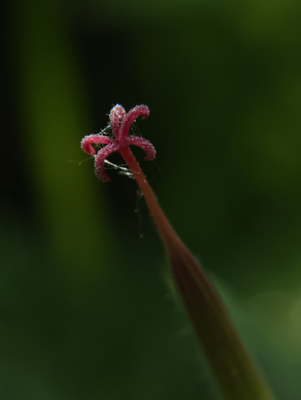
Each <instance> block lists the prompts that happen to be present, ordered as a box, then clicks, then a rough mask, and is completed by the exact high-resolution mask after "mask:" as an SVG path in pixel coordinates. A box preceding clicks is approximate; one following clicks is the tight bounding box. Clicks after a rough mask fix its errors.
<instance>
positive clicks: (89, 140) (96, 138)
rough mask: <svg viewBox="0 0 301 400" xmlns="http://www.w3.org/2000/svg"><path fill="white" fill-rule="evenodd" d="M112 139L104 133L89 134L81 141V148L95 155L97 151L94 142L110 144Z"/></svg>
mask: <svg viewBox="0 0 301 400" xmlns="http://www.w3.org/2000/svg"><path fill="white" fill-rule="evenodd" d="M111 141H112V139H111V138H109V137H108V136H103V135H88V136H85V137H84V138H83V139H82V141H81V148H82V149H83V150H84V151H85V152H86V153H88V154H91V155H94V154H96V151H95V150H94V149H93V147H92V144H94V143H103V144H109V143H110V142H111Z"/></svg>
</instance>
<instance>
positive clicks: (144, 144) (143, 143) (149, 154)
mask: <svg viewBox="0 0 301 400" xmlns="http://www.w3.org/2000/svg"><path fill="white" fill-rule="evenodd" d="M126 144H127V145H128V146H130V145H131V144H133V145H135V146H139V147H141V148H142V149H143V150H144V151H145V153H146V157H145V160H147V161H150V160H153V159H154V158H155V157H156V150H155V148H154V146H153V145H152V144H151V143H150V142H149V141H148V140H146V139H143V138H141V137H139V136H129V137H127V139H126Z"/></svg>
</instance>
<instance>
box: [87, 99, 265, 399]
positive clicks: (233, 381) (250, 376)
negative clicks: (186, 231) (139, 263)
mask: <svg viewBox="0 0 301 400" xmlns="http://www.w3.org/2000/svg"><path fill="white" fill-rule="evenodd" d="M139 115H142V116H143V117H144V118H147V117H148V115H149V110H148V107H147V106H143V105H141V106H136V107H134V108H133V109H132V110H130V111H129V112H128V113H126V112H125V110H124V108H123V107H121V106H120V105H118V104H117V105H116V106H115V107H113V108H112V110H111V113H110V125H111V128H112V131H113V134H114V136H115V139H113V138H110V137H108V136H105V135H90V136H86V137H84V138H83V140H82V142H81V146H82V148H83V150H84V151H85V152H86V153H88V154H92V155H94V156H95V173H96V175H97V176H98V177H99V178H100V179H101V180H102V181H111V179H110V178H109V177H108V176H107V175H106V173H105V172H104V161H105V159H106V157H108V155H109V154H111V153H113V152H116V151H118V152H120V154H121V155H122V157H123V158H124V160H125V162H126V163H127V165H128V167H129V169H130V171H131V172H132V173H133V175H134V177H135V179H136V181H137V183H138V185H139V187H140V189H141V192H142V193H143V195H144V198H145V201H146V203H147V205H148V207H149V209H150V212H151V214H152V216H153V219H154V221H155V223H156V225H157V227H158V231H159V234H160V236H161V238H162V240H163V243H164V245H165V248H166V252H167V254H168V256H169V259H170V264H171V268H172V271H173V275H174V279H175V281H176V283H177V286H178V289H179V292H180V293H181V296H182V299H183V302H184V304H185V306H186V309H187V312H188V314H189V316H190V319H191V322H192V324H193V326H194V329H195V333H196V335H197V337H198V339H199V341H200V343H201V344H202V345H203V349H204V352H205V354H206V356H207V359H208V361H209V364H210V365H211V368H212V371H213V373H214V375H215V377H216V379H217V382H218V383H219V385H220V389H221V392H222V393H223V395H224V398H225V399H227V400H242V399H244V400H255V399H256V400H272V399H273V396H272V395H271V394H270V392H269V389H267V388H266V387H265V384H264V382H263V381H262V379H261V376H260V374H258V372H257V370H256V368H255V367H254V365H253V364H252V361H251V359H250V358H249V355H248V353H247V351H246V350H245V348H244V345H243V344H242V342H241V340H240V337H239V335H238V332H237V331H236V329H235V327H234V326H233V324H232V321H231V319H230V316H229V315H228V313H227V311H226V309H225V307H224V304H223V302H222V301H221V299H220V298H219V295H218V293H217V292H216V290H215V288H214V286H213V285H212V284H211V282H210V281H209V279H208V278H207V276H206V274H205V272H204V271H203V270H202V268H201V266H200V264H199V262H198V261H197V260H196V258H195V257H194V256H193V255H192V254H191V253H190V251H189V250H188V249H187V247H186V246H185V245H184V244H183V243H182V241H181V240H180V238H179V237H178V236H177V234H176V232H175V231H174V229H173V228H172V226H171V225H170V223H169V221H168V220H167V218H166V216H165V214H164V212H163V211H162V209H161V207H160V205H159V203H158V201H157V198H156V196H155V195H154V192H153V191H152V189H151V187H150V186H149V184H148V182H147V179H146V177H145V176H144V174H143V172H142V170H141V168H140V166H139V164H138V163H137V160H136V159H135V157H134V155H133V153H132V152H131V149H130V147H129V146H130V145H131V144H134V145H136V146H140V147H142V148H143V150H144V151H145V152H146V154H147V156H146V160H152V159H154V158H155V155H156V151H155V149H154V147H153V145H152V144H151V143H150V142H148V141H147V140H145V139H142V138H140V137H137V136H128V133H129V129H130V127H131V124H132V123H133V122H134V121H135V119H136V118H137V117H138V116H139ZM95 143H101V144H104V145H106V146H105V147H103V148H101V149H100V150H99V151H98V152H97V153H96V151H95V150H94V148H93V146H92V145H93V144H95Z"/></svg>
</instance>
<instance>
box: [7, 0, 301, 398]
mask: <svg viewBox="0 0 301 400" xmlns="http://www.w3.org/2000/svg"><path fill="white" fill-rule="evenodd" d="M2 7H3V12H2V13H1V15H2V17H1V18H2V24H1V26H2V31H3V34H2V41H1V43H2V55H3V61H2V65H1V67H2V78H1V87H2V90H1V97H2V107H1V108H2V110H3V111H4V112H3V116H2V121H1V122H2V124H1V127H2V156H1V161H2V166H1V226H0V234H1V240H0V246H1V267H0V395H1V399H3V400H27V399H28V400H40V399H43V400H48V399H49V400H52V399H53V400H54V399H55V400H67V399H68V400H69V399H72V400H84V399H85V400H86V399H93V400H94V399H104V400H127V399H129V400H140V399H143V400H153V399H156V400H182V399H189V400H194V399H206V400H212V399H216V398H218V394H217V389H216V387H215V384H214V383H213V381H212V378H211V376H210V372H209V370H208V367H207V366H206V364H205V362H204V360H203V356H202V353H201V351H200V349H199V346H198V344H197V343H196V342H195V339H194V336H193V332H192V330H191V328H190V325H189V321H188V320H187V319H186V316H185V313H184V311H183V309H182V306H181V302H180V301H179V300H178V299H177V297H176V295H175V294H174V289H173V285H172V281H171V277H170V273H169V269H168V264H167V260H166V258H165V255H164V249H163V246H162V244H161V243H160V240H159V238H158V235H157V233H156V229H155V227H154V225H153V223H152V221H151V219H150V217H149V214H148V211H147V209H146V206H145V204H144V202H143V199H141V198H140V197H139V195H138V194H137V186H136V183H135V182H134V181H132V180H130V179H129V178H127V177H124V176H121V175H118V174H117V173H116V171H109V172H108V174H109V175H110V176H111V177H112V179H113V182H112V183H110V184H108V183H106V184H104V183H101V182H100V181H99V180H98V179H97V178H96V177H95V175H94V172H93V161H92V160H91V159H88V160H87V161H85V162H84V163H82V164H81V165H79V163H80V162H81V161H83V160H86V159H87V157H86V155H85V154H84V153H83V152H82V151H81V149H80V147H79V144H80V140H81V138H82V137H83V136H84V135H86V134H90V133H92V132H93V133H96V132H99V130H100V129H101V128H104V127H105V126H106V124H107V122H108V116H107V114H108V113H109V111H110V109H111V107H112V106H113V105H114V104H116V103H120V104H122V105H123V106H124V107H125V108H126V109H129V108H131V107H133V106H135V105H136V104H141V103H143V104H147V105H148V106H149V108H150V111H151V115H150V118H149V119H148V120H146V121H141V122H139V124H138V127H139V129H140V131H141V134H142V136H143V137H145V138H147V139H149V140H150V141H151V142H152V143H153V144H154V146H155V147H156V149H157V158H156V160H155V162H154V163H153V162H149V163H147V162H144V161H143V152H142V151H140V150H139V149H135V150H136V151H135V154H136V155H137V158H138V160H139V161H141V166H142V168H143V169H144V170H145V172H146V174H147V176H148V178H149V180H150V181H151V185H152V187H153V189H154V191H155V193H156V194H157V196H158V199H159V202H160V204H161V205H162V207H163V209H164V210H165V212H166V214H167V216H168V218H169V219H170V221H171V223H172V225H173V226H174V227H175V229H176V231H177V233H178V234H179V236H180V237H181V238H182V239H183V241H184V242H185V243H186V244H187V245H188V247H190V249H191V250H192V251H193V252H194V254H195V255H196V256H197V257H198V258H199V259H200V261H201V262H202V264H203V266H204V267H205V269H206V270H207V271H208V273H209V274H210V276H211V277H212V279H213V280H214V282H215V284H216V286H217V287H218V289H219V291H220V293H221V295H222V297H223V299H224V300H225V301H226V303H227V305H228V306H229V309H230V312H231V314H232V315H233V317H234V320H235V323H236V325H237V327H238V328H239V330H240V332H241V334H242V337H243V339H244V341H245V343H246V345H247V347H248V348H249V350H250V352H251V353H252V355H253V356H254V358H255V359H256V360H257V363H258V364H259V365H260V367H261V369H262V371H263V373H264V375H265V376H266V378H267V381H268V382H269V383H270V385H271V387H272V388H273V390H274V392H275V394H276V397H277V399H279V400H295V399H296V400H297V399H300V393H301V380H300V375H301V248H300V236H301V135H300V131H301V113H300V106H301V54H300V51H301V50H300V49H301V3H300V2H299V1H297V0H291V1H284V0H282V1H281V0H279V1H276V2H272V1H268V0H264V1H259V0H258V1H251V0H248V1H245V2H243V4H241V2H239V1H235V0H232V1H229V2H227V4H224V2H219V1H216V0H212V1H205V0H204V1H196V0H185V1H184V0H177V1H171V0H162V1H158V0H152V1H150V0H149V1H143V2H141V1H138V0H128V1H122V0H114V1H110V2H109V1H107V2H104V1H99V0H98V1H97V0H89V1H77V2H68V1H58V0H55V1H49V2H42V1H40V2H38V1H36V0H26V1H25V0H15V1H13V2H7V4H5V5H3V6H2ZM110 160H111V161H113V162H116V163H121V162H122V160H121V158H120V157H118V155H117V156H116V155H115V156H113V157H112V158H110Z"/></svg>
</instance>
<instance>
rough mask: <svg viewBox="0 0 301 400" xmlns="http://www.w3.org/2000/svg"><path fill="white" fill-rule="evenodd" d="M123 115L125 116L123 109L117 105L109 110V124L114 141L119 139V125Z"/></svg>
mask: <svg viewBox="0 0 301 400" xmlns="http://www.w3.org/2000/svg"><path fill="white" fill-rule="evenodd" d="M125 115H126V112H125V109H124V108H123V107H122V106H121V105H119V104H116V106H115V107H113V108H112V109H111V112H110V122H111V127H112V130H113V133H114V135H115V137H116V139H117V138H118V137H119V132H120V125H121V123H122V121H123V119H124V117H125Z"/></svg>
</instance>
